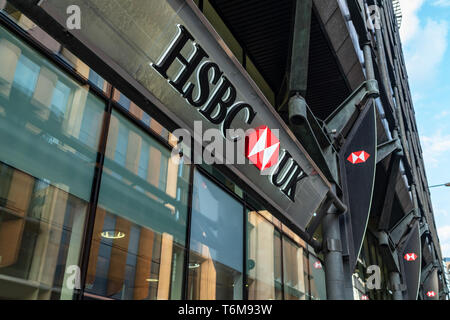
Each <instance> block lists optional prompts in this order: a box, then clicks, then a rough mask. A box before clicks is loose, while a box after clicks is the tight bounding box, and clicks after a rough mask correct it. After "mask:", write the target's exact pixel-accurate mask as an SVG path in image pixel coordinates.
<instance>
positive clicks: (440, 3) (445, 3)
mask: <svg viewBox="0 0 450 320" xmlns="http://www.w3.org/2000/svg"><path fill="white" fill-rule="evenodd" d="M433 6H436V7H450V0H436V1H435V2H434V3H433Z"/></svg>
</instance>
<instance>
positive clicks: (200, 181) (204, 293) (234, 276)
mask: <svg viewBox="0 0 450 320" xmlns="http://www.w3.org/2000/svg"><path fill="white" fill-rule="evenodd" d="M243 214H244V208H243V205H242V204H241V203H240V202H238V201H237V200H235V199H234V198H233V197H232V196H231V195H229V194H228V193H226V192H225V191H224V190H222V189H221V188H219V187H218V186H217V185H215V184H214V183H213V182H212V181H210V180H209V179H207V178H206V177H205V176H204V175H202V174H200V173H199V172H196V173H195V176H194V186H193V201H192V221H191V240H190V253H189V279H188V280H189V282H188V292H189V293H188V298H190V299H195V300H214V299H217V300H233V299H242V293H243V287H242V282H243V279H242V272H243V224H244V217H243Z"/></svg>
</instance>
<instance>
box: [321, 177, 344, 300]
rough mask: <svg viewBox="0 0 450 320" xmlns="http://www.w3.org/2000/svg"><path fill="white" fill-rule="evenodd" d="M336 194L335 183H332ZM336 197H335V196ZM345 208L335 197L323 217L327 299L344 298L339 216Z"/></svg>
mask: <svg viewBox="0 0 450 320" xmlns="http://www.w3.org/2000/svg"><path fill="white" fill-rule="evenodd" d="M332 192H333V194H336V185H335V184H333V185H332ZM336 199H337V198H336ZM345 210H346V208H345V205H342V203H341V202H340V201H339V199H337V201H335V202H334V203H333V204H332V205H331V206H330V208H329V209H328V211H327V214H326V215H325V217H324V218H323V225H322V228H323V247H322V249H323V252H324V256H325V282H326V288H327V299H328V300H345V278H344V263H343V259H342V242H341V230H340V225H339V216H340V214H342V213H344V212H345Z"/></svg>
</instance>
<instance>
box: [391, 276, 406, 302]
mask: <svg viewBox="0 0 450 320" xmlns="http://www.w3.org/2000/svg"><path fill="white" fill-rule="evenodd" d="M389 278H390V280H391V287H392V292H393V296H394V300H403V293H402V281H401V280H400V273H398V272H391V274H390V275H389Z"/></svg>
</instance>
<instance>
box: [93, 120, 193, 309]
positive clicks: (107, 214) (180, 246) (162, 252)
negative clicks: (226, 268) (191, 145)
mask: <svg viewBox="0 0 450 320" xmlns="http://www.w3.org/2000/svg"><path fill="white" fill-rule="evenodd" d="M170 155H171V154H170V150H168V149H166V148H165V147H163V146H161V145H160V144H159V143H158V142H157V141H156V140H155V139H153V138H152V137H150V136H149V135H148V134H147V133H146V132H144V131H141V130H140V129H138V128H137V127H135V126H134V125H133V124H132V123H131V122H130V121H129V120H127V119H125V118H124V117H123V116H121V115H119V114H118V113H116V112H113V114H112V116H111V122H110V128H109V133H108V141H107V147H106V154H105V164H104V171H103V176H102V183H101V187H100V194H99V203H98V209H97V213H96V218H95V226H94V235H93V241H92V246H91V251H90V258H89V268H88V277H87V280H86V288H87V290H86V292H87V294H86V297H87V298H96V299H104V298H111V299H136V300H143V299H180V298H181V290H182V275H183V261H184V245H185V241H186V216H187V199H188V186H189V168H188V167H187V166H186V165H183V164H182V163H180V164H177V163H176V162H174V161H172V160H171V158H170Z"/></svg>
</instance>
